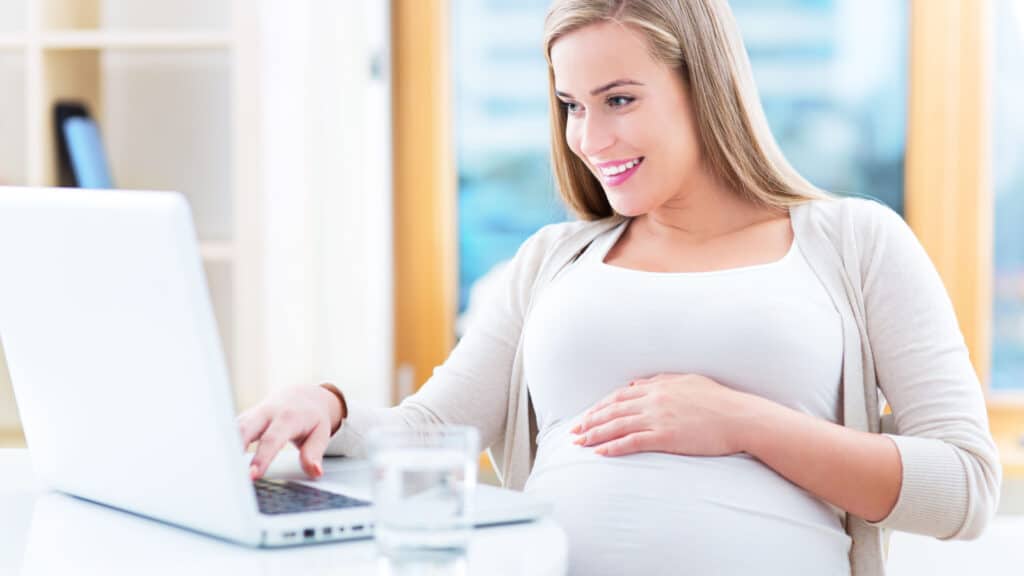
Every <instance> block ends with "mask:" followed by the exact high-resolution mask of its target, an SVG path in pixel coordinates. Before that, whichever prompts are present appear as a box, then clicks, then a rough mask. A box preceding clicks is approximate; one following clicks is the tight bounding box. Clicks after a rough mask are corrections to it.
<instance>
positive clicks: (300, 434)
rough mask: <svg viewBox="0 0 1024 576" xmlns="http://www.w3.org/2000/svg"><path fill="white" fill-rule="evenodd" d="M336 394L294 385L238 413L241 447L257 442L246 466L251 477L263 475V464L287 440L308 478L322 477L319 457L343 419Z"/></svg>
mask: <svg viewBox="0 0 1024 576" xmlns="http://www.w3.org/2000/svg"><path fill="white" fill-rule="evenodd" d="M344 409H345V408H344V406H343V405H342V401H341V399H340V398H339V397H338V396H335V395H334V393H332V392H331V391H330V390H327V389H326V388H323V387H321V386H297V387H294V388H290V389H287V390H282V391H280V392H277V393H274V394H272V395H270V396H268V397H267V398H266V399H264V400H263V401H262V402H260V403H259V404H257V405H256V406H254V407H252V408H250V409H249V410H246V411H245V412H243V413H242V414H241V415H239V416H238V419H237V422H238V429H239V432H240V433H241V435H242V444H243V446H249V444H251V443H253V442H257V441H258V442H259V444H258V446H257V448H256V455H255V456H253V459H252V464H251V466H250V467H249V476H250V477H252V479H254V480H255V479H257V478H261V477H263V474H265V473H266V471H267V467H269V466H270V463H271V462H272V461H273V460H274V457H275V456H277V453H278V452H280V451H281V448H283V447H284V445H285V444H286V443H287V442H289V441H291V442H293V443H294V444H295V446H296V447H298V449H299V461H300V463H301V464H302V469H303V471H305V472H306V475H307V476H309V477H310V478H319V477H320V476H323V473H324V469H323V457H324V452H325V451H326V450H327V442H328V440H330V438H331V434H332V433H333V432H334V431H336V430H337V429H338V427H339V426H340V425H341V421H342V420H343V419H344V416H345V414H344Z"/></svg>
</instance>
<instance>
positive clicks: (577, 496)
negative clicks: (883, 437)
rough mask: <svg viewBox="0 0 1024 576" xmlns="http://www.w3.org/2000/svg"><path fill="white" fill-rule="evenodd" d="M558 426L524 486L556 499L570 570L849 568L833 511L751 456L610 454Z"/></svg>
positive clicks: (707, 571)
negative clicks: (587, 445) (582, 442)
mask: <svg viewBox="0 0 1024 576" xmlns="http://www.w3.org/2000/svg"><path fill="white" fill-rule="evenodd" d="M559 428H561V429H552V430H549V431H546V432H545V434H544V435H543V438H542V439H541V445H540V447H539V450H538V453H537V459H536V462H535V465H534V469H533V472H532V473H531V475H530V478H529V480H528V481H527V484H526V488H525V489H526V491H527V492H530V493H531V494H533V495H535V496H537V497H540V498H543V499H546V500H549V501H551V502H552V503H553V504H554V510H555V512H554V514H555V519H556V520H557V521H558V522H559V523H560V524H561V525H562V527H563V528H564V529H565V531H566V534H567V536H568V538H569V558H570V573H571V574H587V575H600V574H655V575H656V574H726V575H728V574H737V575H738V574H744V575H747V574H787V575H791V574H849V560H848V553H849V547H850V539H849V537H848V536H847V535H846V533H845V531H844V530H843V527H842V523H841V518H840V516H839V513H838V511H837V510H836V509H834V508H832V507H831V506H829V505H827V504H825V503H824V502H822V501H820V500H819V499H817V498H816V497H814V496H813V495H811V494H809V493H808V492H806V491H805V490H803V489H801V488H800V487H798V486H796V485H795V484H793V483H791V482H789V481H788V480H786V479H785V478H783V477H782V476H780V475H778V474H777V473H776V472H775V471H773V470H772V469H770V468H768V467H767V466H765V465H764V464H763V463H761V462H760V461H758V460H757V459H755V458H753V457H751V456H749V455H747V454H738V455H734V456H727V457H715V458H708V457H690V456H678V455H671V454H661V453H643V454H634V455H630V456H621V457H612V458H610V457H604V456H598V455H596V454H594V452H593V449H592V448H581V447H578V446H575V445H574V444H572V442H571V439H570V437H569V434H568V432H567V428H568V426H567V425H566V426H564V427H559Z"/></svg>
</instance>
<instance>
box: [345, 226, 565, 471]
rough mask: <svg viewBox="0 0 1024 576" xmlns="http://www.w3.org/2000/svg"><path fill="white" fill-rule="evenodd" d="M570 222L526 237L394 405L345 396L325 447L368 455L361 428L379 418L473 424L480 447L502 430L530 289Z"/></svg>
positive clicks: (390, 422)
mask: <svg viewBox="0 0 1024 576" xmlns="http://www.w3.org/2000/svg"><path fill="white" fill-rule="evenodd" d="M571 228H572V225H571V224H552V225H549V226H546V227H544V228H542V229H541V230H540V231H538V232H537V233H536V234H534V235H533V236H531V237H530V238H528V239H527V240H526V241H525V242H524V243H523V245H522V246H521V247H520V248H519V250H518V251H517V253H516V255H515V257H514V258H513V259H512V261H511V262H510V263H509V265H508V266H507V267H506V268H505V269H504V270H503V271H502V272H501V273H500V274H501V276H500V277H499V280H498V282H496V284H497V285H499V286H500V287H501V288H500V289H498V290H494V291H493V293H492V294H490V295H488V297H487V299H486V300H485V301H483V302H482V303H481V306H480V308H481V313H480V315H479V317H478V318H477V319H476V320H475V321H473V323H471V324H470V325H469V326H467V327H466V330H465V333H464V335H463V337H462V338H461V340H460V341H459V342H458V344H457V345H456V346H455V348H454V349H453V350H452V352H451V354H450V355H449V356H448V358H447V359H446V360H445V362H444V363H443V364H441V365H440V366H438V367H436V368H435V369H434V371H433V374H432V375H431V377H430V378H429V379H428V380H427V381H426V383H424V384H423V386H421V387H420V389H419V390H418V391H417V392H416V393H415V394H412V395H410V396H409V397H407V398H405V399H404V400H403V401H402V402H401V404H399V405H398V406H394V407H390V408H380V407H369V406H360V405H357V404H351V403H350V404H349V414H348V417H347V418H346V419H345V420H344V422H342V425H341V427H340V428H339V429H338V430H337V431H336V432H335V434H334V436H333V437H332V438H331V440H330V443H329V444H328V446H327V454H331V455H346V456H356V457H362V456H365V454H366V451H365V447H364V439H365V436H366V433H367V432H369V430H370V429H372V428H375V427H377V426H399V427H402V426H405V427H410V428H417V427H422V426H429V425H434V424H462V425H470V426H474V427H476V428H477V429H478V430H479V432H480V448H481V450H483V449H486V448H488V447H489V446H491V444H493V443H494V442H496V441H497V440H498V439H499V438H501V437H502V436H503V434H504V431H505V430H504V428H505V418H506V414H507V411H508V399H509V386H510V385H511V379H512V365H513V361H514V358H515V354H516V350H517V348H518V346H519V336H520V333H521V332H522V327H523V317H524V314H525V309H526V304H527V301H528V299H529V293H530V291H531V289H532V286H533V281H534V278H535V277H536V276H537V273H538V270H539V268H540V266H541V264H542V262H543V260H544V257H545V255H546V254H547V252H548V251H549V248H550V246H551V245H552V244H553V243H555V242H556V241H557V239H558V238H559V237H561V236H563V235H564V234H566V233H567V232H568V231H569V230H570V229H571Z"/></svg>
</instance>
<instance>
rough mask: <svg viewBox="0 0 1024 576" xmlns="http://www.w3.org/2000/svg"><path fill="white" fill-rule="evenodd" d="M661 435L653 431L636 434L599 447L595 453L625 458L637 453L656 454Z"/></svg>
mask: <svg viewBox="0 0 1024 576" xmlns="http://www.w3.org/2000/svg"><path fill="white" fill-rule="evenodd" d="M660 441H661V435H660V434H658V433H657V432H655V431H653V430H644V431H642V432H635V433H633V434H629V435H628V436H623V437H622V438H618V439H616V440H612V441H611V442H608V443H607V444H604V445H603V446H599V447H598V448H597V449H596V450H594V452H596V453H598V454H600V455H601V456H625V455H626V454H634V453H636V452H655V451H657V450H658V449H659V448H660Z"/></svg>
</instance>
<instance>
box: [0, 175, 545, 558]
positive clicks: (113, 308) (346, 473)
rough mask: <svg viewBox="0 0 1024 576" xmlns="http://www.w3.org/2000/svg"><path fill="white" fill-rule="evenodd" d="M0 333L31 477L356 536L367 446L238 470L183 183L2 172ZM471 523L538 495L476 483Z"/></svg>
mask: <svg viewBox="0 0 1024 576" xmlns="http://www.w3.org/2000/svg"><path fill="white" fill-rule="evenodd" d="M0 278H2V280H0V343H2V345H3V348H4V351H5V354H6V358H7V364H8V369H9V372H10V376H11V382H12V384H13V387H14V394H15V398H16V400H17V403H18V408H19V412H20V416H21V421H22V425H23V427H24V432H25V440H26V443H27V444H28V448H29V451H30V454H31V457H32V463H33V467H34V469H35V473H36V476H37V478H38V479H39V480H40V481H41V482H42V483H43V484H44V485H47V486H49V487H51V488H53V489H56V490H58V491H61V492H65V493H68V494H71V495H73V496H77V497H79V498H82V499H86V500H90V501H93V502H97V503H100V504H105V505H108V506H111V507H115V508H119V509H122V510H125V511H128V512H132V513H135V514H138V515H142V516H146V517H149V518H153V519H156V520H160V521H163V522H167V523H170V524H174V525H177V526H181V527H185V528H188V529H192V530H194V531H198V532H202V533H205V534H209V535H213V536H216V537H219V538H222V539H225V540H230V541H234V542H238V543H242V544H245V545H249V546H258V547H274V546H289V545H297V544H306V543H313V542H323V541H335V540H348V539H360V538H368V537H370V536H372V534H373V518H374V510H373V504H372V496H371V493H370V492H371V490H370V485H369V476H370V475H369V473H368V464H367V462H366V461H359V460H351V459H346V458H329V459H327V460H326V461H325V466H324V469H325V476H324V478H322V479H321V480H320V481H316V482H313V481H308V480H307V479H306V478H305V477H304V476H303V475H302V474H301V473H299V472H298V470H299V468H298V466H297V464H295V465H294V466H291V468H289V467H288V466H287V465H285V466H284V467H283V468H282V465H280V461H281V460H282V459H284V458H289V459H290V461H295V460H297V456H296V455H295V453H294V452H292V453H291V454H290V455H288V454H285V455H284V456H282V458H281V459H279V460H278V462H275V466H274V467H272V468H271V470H270V474H269V475H268V476H267V477H265V478H266V479H265V480H261V481H257V482H255V483H254V482H253V481H252V480H250V478H249V474H248V466H249V460H250V458H251V456H250V455H247V454H245V452H244V447H243V446H242V440H241V438H240V435H239V432H238V429H237V426H236V423H235V416H234V415H235V410H234V406H233V401H232V394H231V386H230V384H229V380H228V372H227V368H226V366H225V361H224V354H223V351H222V349H221V343H220V339H219V337H218V334H217V328H216V323H215V320H214V315H213V310H212V307H211V304H210V298H209V294H208V291H207V285H206V280H205V276H204V272H203V266H202V262H201V259H200V256H199V247H198V243H197V241H196V234H195V230H194V227H193V223H192V218H191V213H190V210H189V206H188V203H187V201H186V200H185V198H184V197H183V196H182V195H180V194H177V193H173V192H142V191H112V190H82V189H60V188H14V187H0ZM474 498H475V501H474V503H473V506H474V518H475V523H476V524H477V525H481V526H485V525H493V524H505V523H512V522H523V521H529V520H533V519H536V518H538V517H540V516H543V515H544V514H546V513H547V512H548V511H549V509H550V505H549V503H546V502H542V501H539V500H537V499H534V498H532V497H530V496H529V495H527V494H523V493H520V492H513V491H510V490H502V489H500V488H496V487H492V486H486V485H479V486H478V487H477V490H476V492H475V496H474Z"/></svg>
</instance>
